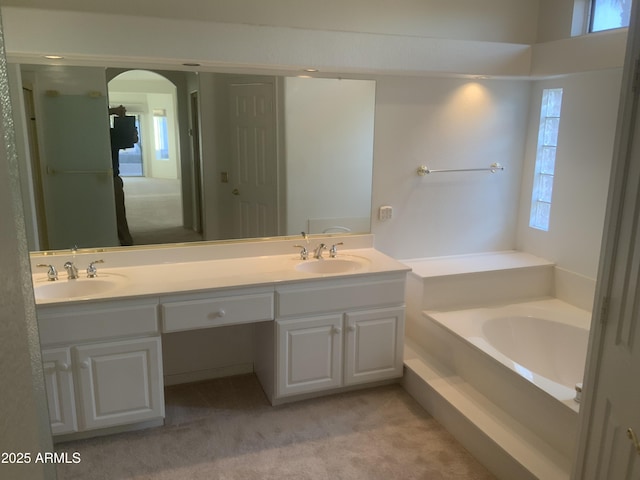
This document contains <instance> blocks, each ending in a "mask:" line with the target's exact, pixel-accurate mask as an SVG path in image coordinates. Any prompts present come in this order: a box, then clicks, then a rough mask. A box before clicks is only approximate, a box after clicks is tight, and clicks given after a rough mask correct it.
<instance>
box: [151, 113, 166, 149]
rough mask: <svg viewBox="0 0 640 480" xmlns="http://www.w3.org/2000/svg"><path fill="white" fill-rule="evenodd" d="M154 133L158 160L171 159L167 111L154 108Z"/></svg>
mask: <svg viewBox="0 0 640 480" xmlns="http://www.w3.org/2000/svg"><path fill="white" fill-rule="evenodd" d="M153 134H154V140H155V150H156V159H157V160H169V128H168V126H167V111H166V110H165V109H154V110H153Z"/></svg>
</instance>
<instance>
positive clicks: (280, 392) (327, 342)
mask: <svg viewBox="0 0 640 480" xmlns="http://www.w3.org/2000/svg"><path fill="white" fill-rule="evenodd" d="M276 329H277V352H278V373H277V377H278V380H277V385H278V387H277V396H285V395H295V394H299V393H307V392H315V391H317V390H324V389H327V388H332V387H338V386H340V385H341V383H342V374H341V371H342V315H330V316H322V317H311V318H305V319H296V320H278V321H276Z"/></svg>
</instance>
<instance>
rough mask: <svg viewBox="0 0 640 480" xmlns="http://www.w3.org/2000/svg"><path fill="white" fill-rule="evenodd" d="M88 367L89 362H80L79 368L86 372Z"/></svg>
mask: <svg viewBox="0 0 640 480" xmlns="http://www.w3.org/2000/svg"><path fill="white" fill-rule="evenodd" d="M89 365H90V363H89V360H85V361H84V362H82V363H81V364H80V366H81V367H82V368H84V369H85V370H86V369H87V368H89Z"/></svg>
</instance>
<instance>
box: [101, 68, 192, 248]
mask: <svg viewBox="0 0 640 480" xmlns="http://www.w3.org/2000/svg"><path fill="white" fill-rule="evenodd" d="M108 91H109V105H110V106H112V107H113V106H118V105H123V106H124V107H125V108H126V111H127V115H131V116H135V117H136V126H137V128H138V136H139V141H138V143H137V144H136V145H135V146H134V148H130V149H125V150H121V151H120V176H121V177H122V179H123V183H124V191H125V208H126V213H127V222H128V224H129V230H130V232H131V235H132V237H133V242H134V245H144V244H157V243H171V242H191V241H197V240H201V239H202V235H201V234H200V233H198V232H195V231H194V230H193V229H192V228H185V222H184V218H183V205H182V199H183V192H182V181H181V178H180V172H181V161H183V159H181V158H180V131H181V129H180V125H179V121H178V95H177V89H176V86H175V85H174V84H173V83H172V82H171V81H170V80H168V79H167V78H165V77H164V76H162V75H160V74H158V73H155V72H150V71H146V70H130V71H125V72H123V73H120V74H119V75H117V76H116V77H114V78H113V79H112V80H110V81H109V83H108Z"/></svg>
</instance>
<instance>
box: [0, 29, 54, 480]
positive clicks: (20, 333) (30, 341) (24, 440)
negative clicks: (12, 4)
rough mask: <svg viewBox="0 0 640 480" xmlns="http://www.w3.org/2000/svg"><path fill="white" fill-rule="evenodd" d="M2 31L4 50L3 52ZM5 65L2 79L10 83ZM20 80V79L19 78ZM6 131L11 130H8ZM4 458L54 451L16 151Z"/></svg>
mask: <svg viewBox="0 0 640 480" xmlns="http://www.w3.org/2000/svg"><path fill="white" fill-rule="evenodd" d="M1 30H2V29H1V28H0V48H3V47H4V43H3V39H2V31H1ZM6 75H7V72H6V64H5V63H4V62H2V63H0V77H2V78H5V79H6V78H7V77H6ZM14 78H15V77H14ZM8 100H9V98H8V92H7V91H6V90H5V88H2V101H0V115H1V116H2V120H3V121H2V122H1V124H0V136H1V137H2V138H3V139H6V138H13V137H14V132H13V126H12V123H11V122H10V120H11V105H10V104H9V101H8ZM5 128H6V130H5ZM0 206H1V208H0V225H2V228H0V269H1V271H2V275H3V280H2V284H1V287H0V364H1V365H2V366H3V368H1V369H0V382H1V383H0V384H1V385H2V389H1V390H0V412H1V416H2V435H0V452H14V453H17V452H30V453H31V455H32V459H33V456H35V455H36V454H37V453H38V452H50V451H53V445H52V441H51V429H50V426H49V416H48V412H47V401H46V394H45V387H44V380H43V370H42V361H41V356H40V344H39V340H38V326H37V321H36V312H35V304H34V299H33V286H32V284H31V275H30V267H29V256H28V250H27V241H26V234H25V226H24V217H23V211H22V202H21V197H20V183H19V177H18V163H17V159H16V157H15V150H14V149H12V148H8V147H7V146H5V145H3V146H2V147H1V148H0ZM0 476H2V478H12V479H16V480H38V479H52V478H55V465H53V464H43V463H35V462H32V463H29V464H17V463H14V464H11V463H5V464H3V465H1V466H0Z"/></svg>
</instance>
